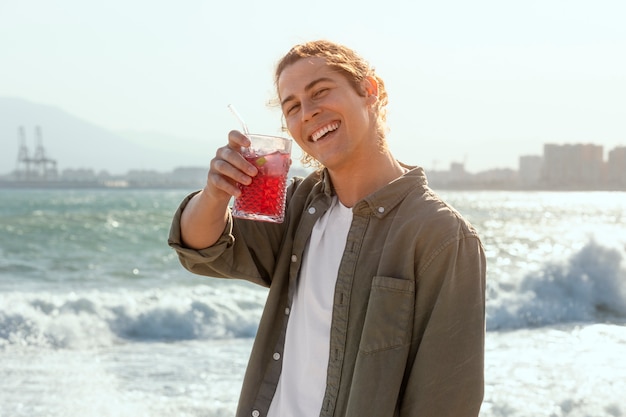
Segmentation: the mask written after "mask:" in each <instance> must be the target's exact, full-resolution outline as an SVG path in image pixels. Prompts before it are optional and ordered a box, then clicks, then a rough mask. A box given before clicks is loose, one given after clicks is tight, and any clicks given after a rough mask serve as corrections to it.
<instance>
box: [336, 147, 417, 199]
mask: <svg viewBox="0 0 626 417" xmlns="http://www.w3.org/2000/svg"><path fill="white" fill-rule="evenodd" d="M353 162H355V161H353ZM404 172H405V169H404V168H402V166H401V165H400V164H399V163H398V161H396V160H395V158H393V156H392V155H391V154H390V153H389V152H388V151H385V152H380V153H377V154H376V155H370V157H369V158H366V159H365V160H363V161H362V162H361V163H360V164H356V165H354V164H353V165H351V166H350V167H347V168H346V169H344V170H342V169H334V170H331V169H329V170H328V173H329V174H330V178H331V180H332V182H333V188H334V189H335V192H336V193H337V197H338V198H339V201H341V203H342V204H343V205H344V206H346V207H352V206H354V205H355V204H356V203H357V202H358V201H359V200H362V199H363V198H365V197H367V196H368V195H369V194H371V193H373V192H374V191H376V190H378V189H380V188H382V187H384V186H385V185H387V184H389V183H390V182H391V181H393V180H395V179H396V178H398V177H400V176H402V175H403V174H404Z"/></svg>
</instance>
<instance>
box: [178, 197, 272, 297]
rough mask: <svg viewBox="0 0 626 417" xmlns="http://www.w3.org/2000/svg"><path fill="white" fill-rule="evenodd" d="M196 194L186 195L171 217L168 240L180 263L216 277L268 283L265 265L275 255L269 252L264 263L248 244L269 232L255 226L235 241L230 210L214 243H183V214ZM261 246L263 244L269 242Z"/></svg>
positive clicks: (192, 270)
mask: <svg viewBox="0 0 626 417" xmlns="http://www.w3.org/2000/svg"><path fill="white" fill-rule="evenodd" d="M194 194H195V193H194ZM194 194H191V195H189V196H188V197H186V198H185V199H184V200H183V201H182V203H181V204H180V206H179V207H178V210H177V211H176V213H175V214H174V218H173V219H172V225H171V227H170V233H169V237H168V244H169V246H171V247H172V248H173V249H174V250H175V251H176V253H177V255H178V258H179V260H180V263H181V265H182V266H183V267H184V268H185V269H187V270H188V271H190V272H193V273H194V274H198V275H205V276H210V277H216V278H238V279H243V280H247V281H250V282H253V283H256V284H259V285H262V286H265V287H267V286H269V283H270V273H269V272H268V271H267V268H263V266H264V265H265V264H268V263H270V261H271V260H273V259H274V257H273V256H267V255H266V256H265V259H267V260H268V261H266V262H265V263H262V262H258V261H255V257H254V254H253V252H252V250H251V249H250V248H249V247H248V245H247V244H246V241H248V242H257V243H258V242H263V241H267V235H263V237H262V235H261V234H259V233H258V232H255V230H253V229H252V230H249V231H248V232H247V233H248V234H249V238H248V239H247V240H246V239H244V238H243V237H240V238H239V239H238V241H239V242H238V244H236V241H237V240H236V239H235V233H234V229H235V224H234V221H233V218H232V216H231V214H230V212H229V214H228V220H227V223H226V227H225V228H224V231H223V232H222V235H221V236H220V238H219V239H218V240H217V242H215V244H213V245H212V246H210V247H208V248H204V249H198V250H196V249H192V248H188V247H186V246H185V245H184V244H183V243H182V238H181V228H180V218H181V215H182V212H183V210H184V209H185V207H186V206H187V204H188V203H189V200H191V198H192V197H193V196H194ZM256 223H258V222H256ZM258 246H260V247H262V248H263V247H269V246H270V245H258Z"/></svg>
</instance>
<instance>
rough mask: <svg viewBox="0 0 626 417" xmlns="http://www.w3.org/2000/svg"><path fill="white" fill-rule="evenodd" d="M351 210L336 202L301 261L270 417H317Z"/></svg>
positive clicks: (322, 219)
mask: <svg viewBox="0 0 626 417" xmlns="http://www.w3.org/2000/svg"><path fill="white" fill-rule="evenodd" d="M351 223H352V209H350V208H347V207H345V206H344V205H342V204H341V203H340V202H339V200H338V199H337V197H334V198H333V202H332V204H331V207H330V209H329V210H328V211H327V212H326V213H324V215H323V216H322V217H320V218H319V219H318V220H317V222H316V223H315V226H314V227H313V231H312V232H311V237H310V238H309V241H308V243H307V247H306V249H305V251H304V255H303V258H302V267H301V270H300V277H299V281H298V287H297V288H296V292H295V295H294V299H293V303H292V305H291V310H290V313H289V323H287V334H286V338H285V350H284V353H283V368H282V373H281V376H280V379H279V381H278V386H277V387H276V393H275V394H274V398H273V399H272V404H271V406H270V409H269V413H268V417H294V416H297V417H309V416H310V417H318V416H319V414H320V410H321V409H322V400H323V399H324V392H325V390H326V371H327V367H328V357H329V356H328V355H329V354H328V351H329V346H330V323H331V319H332V310H333V298H334V294H335V283H336V281H337V272H338V271H339V263H340V262H341V257H342V255H343V251H344V249H345V246H346V238H347V236H348V230H349V229H350V224H351Z"/></svg>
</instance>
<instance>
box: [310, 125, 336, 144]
mask: <svg viewBox="0 0 626 417" xmlns="http://www.w3.org/2000/svg"><path fill="white" fill-rule="evenodd" d="M338 128H339V123H338V122H335V123H332V124H329V125H328V126H324V127H323V128H322V129H320V130H318V131H316V132H314V133H313V134H312V135H311V139H312V140H313V142H317V141H318V139H319V138H321V137H322V136H324V135H325V134H326V133H328V132H332V131H333V130H337V129H338Z"/></svg>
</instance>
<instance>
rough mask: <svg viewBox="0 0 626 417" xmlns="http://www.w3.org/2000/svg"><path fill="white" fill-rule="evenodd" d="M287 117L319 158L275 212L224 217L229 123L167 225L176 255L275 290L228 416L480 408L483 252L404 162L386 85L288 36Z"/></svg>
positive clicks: (326, 47)
mask: <svg viewBox="0 0 626 417" xmlns="http://www.w3.org/2000/svg"><path fill="white" fill-rule="evenodd" d="M275 81H276V87H277V93H278V100H279V102H280V106H281V109H282V112H283V116H284V121H285V124H286V127H287V129H288V131H289V133H290V134H291V136H292V137H293V139H294V140H295V141H296V142H297V143H298V145H299V146H300V147H301V148H302V150H303V151H304V152H305V159H308V160H309V161H313V162H314V163H315V164H316V165H317V166H318V168H319V169H318V170H317V171H316V172H315V173H313V174H311V175H309V176H308V177H307V178H304V179H302V178H295V179H294V180H293V182H292V183H291V184H290V186H289V189H288V196H287V214H286V218H285V222H284V223H282V224H270V223H263V222H254V221H249V220H241V219H234V218H232V216H231V214H230V209H229V208H228V204H229V200H230V198H231V197H232V196H234V197H237V196H238V195H239V193H240V191H239V187H238V184H243V185H247V184H249V183H250V182H251V179H252V177H253V176H254V175H255V174H256V168H255V167H254V166H252V165H251V164H249V163H247V162H246V161H245V160H244V159H243V158H242V157H241V154H240V149H241V147H245V146H248V145H249V142H248V139H247V138H246V136H244V135H242V134H241V133H239V132H231V133H230V134H229V136H228V145H226V146H224V147H222V148H220V149H218V151H217V153H216V156H215V158H214V159H213V160H212V161H211V166H210V169H209V174H208V178H207V184H206V186H205V187H204V189H203V190H202V191H200V192H198V193H196V194H193V195H192V196H190V197H188V198H187V199H185V201H183V203H182V204H181V207H180V209H179V210H178V212H177V214H176V216H175V218H174V221H173V223H172V230H171V234H170V240H169V243H170V245H171V246H172V247H174V248H175V249H176V250H177V252H178V254H179V257H180V259H181V262H182V264H183V265H184V266H185V267H186V268H188V269H189V270H190V271H192V272H195V273H198V274H204V275H209V276H214V277H224V278H240V279H245V280H248V281H251V282H255V283H258V284H260V285H264V286H269V288H270V290H269V294H268V299H267V302H266V306H265V309H264V312H263V316H262V318H261V322H260V325H259V329H258V332H257V337H256V339H255V343H254V346H253V349H252V354H251V357H250V362H249V365H248V369H247V371H246V376H245V380H244V384H243V388H242V392H241V397H240V402H239V407H238V411H237V416H253V417H258V416H263V417H265V416H269V417H307V416H351V417H352V416H354V417H356V416H359V417H362V416H375V417H381V416H389V417H392V416H403V417H404V416H420V417H421V416H437V417H444V416H450V417H451V416H455V417H460V416H476V415H478V412H479V409H480V404H481V402H482V398H483V385H484V382H483V368H484V363H483V359H484V320H485V268H486V267H485V256H484V252H483V248H482V245H481V243H480V240H479V237H478V235H477V234H476V231H475V230H474V229H473V228H472V226H471V225H469V224H468V223H467V222H466V221H465V220H464V219H463V218H462V217H461V216H460V214H459V213H457V212H456V211H455V210H454V209H453V208H451V207H450V206H448V205H447V204H446V203H445V202H443V201H442V200H441V199H440V198H439V197H438V196H437V195H436V194H435V193H434V192H433V191H432V190H430V189H429V188H428V185H427V181H426V177H425V175H424V172H423V170H422V169H421V168H418V167H409V166H406V165H403V164H401V163H400V162H398V161H397V160H396V159H395V158H394V157H393V156H392V154H391V152H390V151H389V149H388V148H387V145H386V139H385V133H386V128H385V119H386V118H385V115H386V114H385V106H386V104H387V93H386V91H385V87H384V83H383V81H382V79H380V77H378V76H377V75H376V74H375V72H374V70H373V69H371V68H370V66H369V65H368V64H367V62H366V61H364V60H363V59H362V58H360V57H359V56H358V55H357V54H356V53H354V51H352V50H350V49H349V48H347V47H345V46H342V45H338V44H335V43H332V42H327V41H316V42H310V43H306V44H303V45H297V46H295V47H294V48H292V49H291V50H290V51H289V52H288V53H287V55H286V56H285V57H284V58H283V59H282V60H281V61H280V62H279V64H278V66H277V70H276V77H275Z"/></svg>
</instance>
